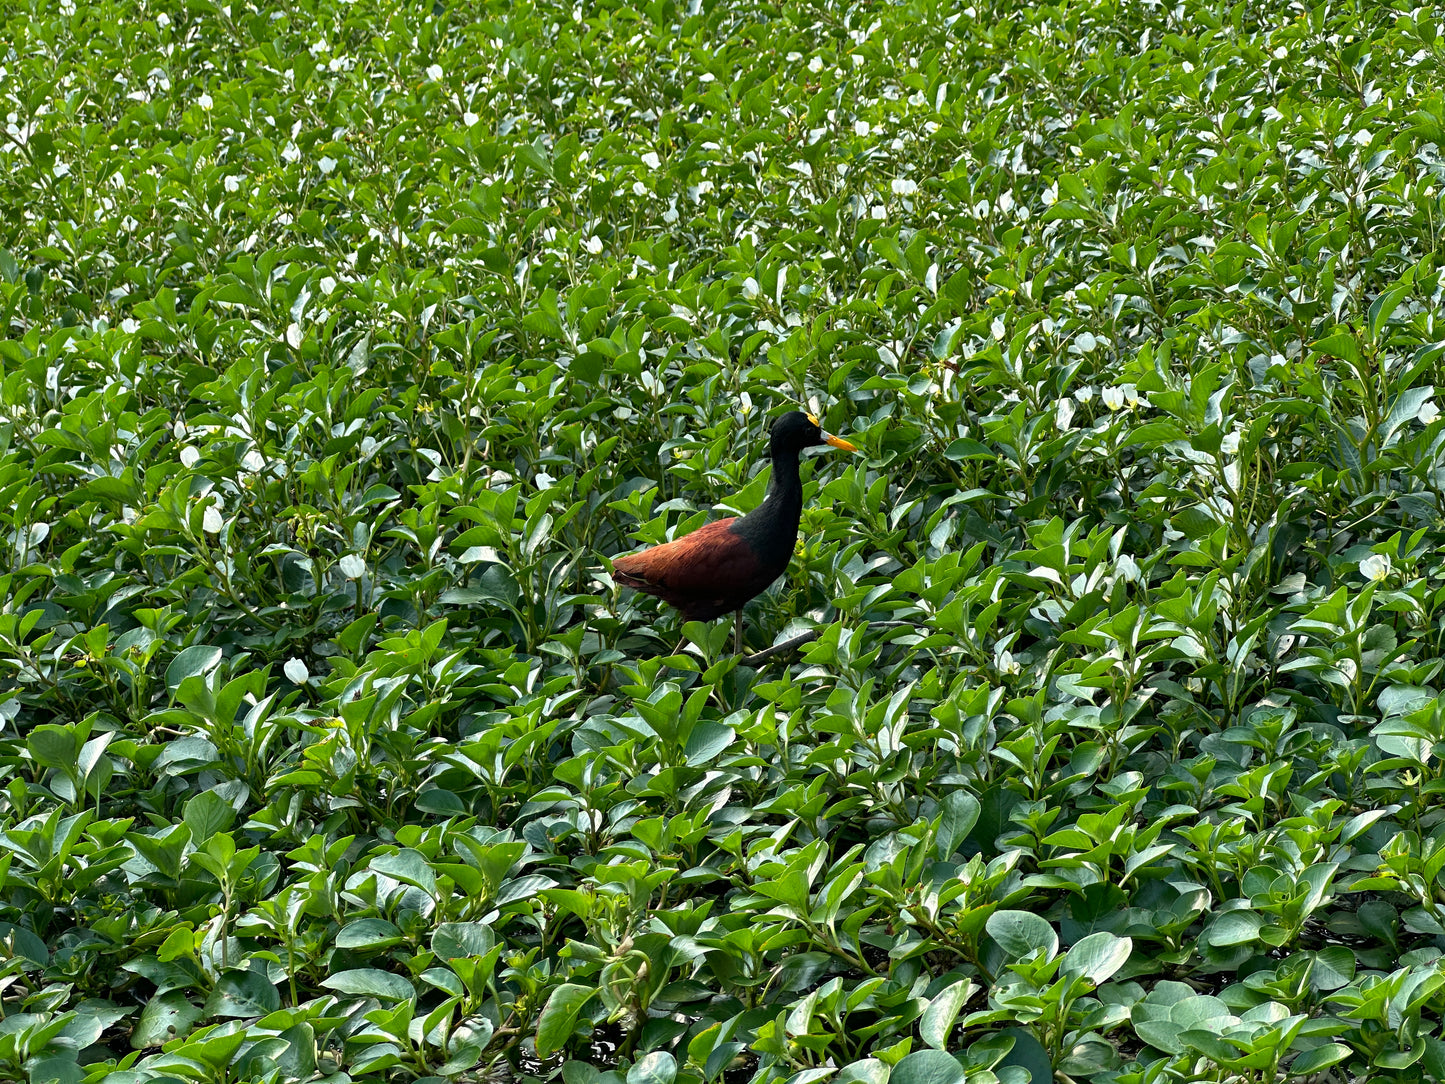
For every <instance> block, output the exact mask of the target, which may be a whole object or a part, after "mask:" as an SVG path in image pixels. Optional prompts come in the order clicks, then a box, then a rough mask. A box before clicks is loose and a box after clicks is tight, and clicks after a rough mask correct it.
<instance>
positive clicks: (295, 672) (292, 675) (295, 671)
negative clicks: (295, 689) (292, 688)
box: [281, 659, 311, 685]
mask: <svg viewBox="0 0 1445 1084" xmlns="http://www.w3.org/2000/svg"><path fill="white" fill-rule="evenodd" d="M281 672H282V673H283V674H285V675H286V680H287V681H289V682H291V684H292V685H305V684H306V681H307V679H308V678H310V677H311V671H310V670H308V669H306V664H305V663H304V662H302V661H301V660H300V659H287V660H286V665H285V666H283V667H281Z"/></svg>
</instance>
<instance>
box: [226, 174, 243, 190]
mask: <svg viewBox="0 0 1445 1084" xmlns="http://www.w3.org/2000/svg"><path fill="white" fill-rule="evenodd" d="M243 180H245V178H244V177H242V176H241V175H240V174H239V173H232V174H230V175H229V176H227V177H226V180H225V185H226V191H227V192H239V191H241V182H242V181H243Z"/></svg>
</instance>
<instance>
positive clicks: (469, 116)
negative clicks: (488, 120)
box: [462, 109, 482, 128]
mask: <svg viewBox="0 0 1445 1084" xmlns="http://www.w3.org/2000/svg"><path fill="white" fill-rule="evenodd" d="M481 119H482V118H481V117H479V116H477V115H476V114H475V113H473V112H472V111H471V110H470V109H469V110H467V111H466V112H465V113H463V114H462V123H463V124H465V125H466V126H467V127H468V128H470V127H471V126H472V125H474V124H476V123H477V121H479V120H481Z"/></svg>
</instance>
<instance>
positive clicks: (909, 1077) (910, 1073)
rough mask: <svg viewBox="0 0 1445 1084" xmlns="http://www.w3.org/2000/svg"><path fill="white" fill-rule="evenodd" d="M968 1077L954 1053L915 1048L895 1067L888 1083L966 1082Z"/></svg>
mask: <svg viewBox="0 0 1445 1084" xmlns="http://www.w3.org/2000/svg"><path fill="white" fill-rule="evenodd" d="M967 1079H968V1074H967V1073H966V1072H964V1069H963V1066H962V1064H960V1063H959V1060H958V1059H957V1058H955V1057H954V1056H953V1055H952V1054H949V1053H947V1052H945V1051H943V1050H915V1051H914V1052H913V1053H911V1054H908V1055H906V1056H905V1057H904V1058H903V1059H902V1060H901V1061H899V1062H898V1064H897V1065H895V1066H894V1067H893V1072H892V1073H891V1074H890V1075H889V1077H888V1084H965V1081H966V1080H967Z"/></svg>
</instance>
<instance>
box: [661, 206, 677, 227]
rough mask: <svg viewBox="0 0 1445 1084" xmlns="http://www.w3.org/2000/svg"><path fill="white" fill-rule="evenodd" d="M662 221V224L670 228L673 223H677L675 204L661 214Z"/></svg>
mask: <svg viewBox="0 0 1445 1084" xmlns="http://www.w3.org/2000/svg"><path fill="white" fill-rule="evenodd" d="M662 220H663V221H664V222H666V223H667V224H668V225H669V226H671V225H672V224H673V223H674V222H676V221H677V205H676V204H674V205H673V206H671V207H669V208H668V209H667V210H665V211H663V212H662Z"/></svg>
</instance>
